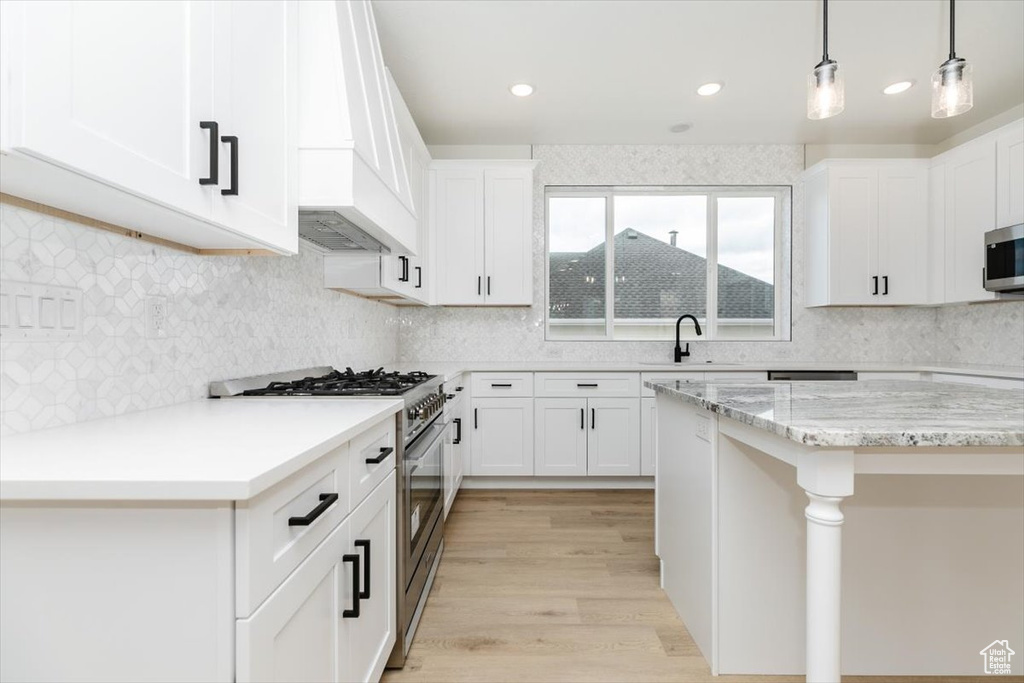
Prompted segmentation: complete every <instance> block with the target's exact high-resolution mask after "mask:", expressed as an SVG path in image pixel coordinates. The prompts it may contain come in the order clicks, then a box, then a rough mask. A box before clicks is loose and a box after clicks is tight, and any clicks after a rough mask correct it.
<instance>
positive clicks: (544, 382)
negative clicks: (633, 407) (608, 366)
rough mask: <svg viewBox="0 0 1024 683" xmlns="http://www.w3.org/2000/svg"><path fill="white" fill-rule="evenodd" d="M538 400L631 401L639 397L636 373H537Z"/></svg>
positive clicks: (637, 374)
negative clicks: (581, 398) (589, 399)
mask: <svg viewBox="0 0 1024 683" xmlns="http://www.w3.org/2000/svg"><path fill="white" fill-rule="evenodd" d="M534 377H535V381H536V383H537V387H536V391H537V396H544V397H547V396H551V397H559V396H562V397H566V398H575V397H579V396H582V397H593V396H597V397H614V396H622V397H633V396H639V395H640V373H638V372H588V373H570V372H538V373H537V374H536V375H534Z"/></svg>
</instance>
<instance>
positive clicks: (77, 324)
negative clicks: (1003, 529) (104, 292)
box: [0, 280, 82, 341]
mask: <svg viewBox="0 0 1024 683" xmlns="http://www.w3.org/2000/svg"><path fill="white" fill-rule="evenodd" d="M81 335H82V290H80V289H74V288H72V287H54V286H52V285H40V284H36V283H33V282H15V281H13V280H2V281H0V337H2V338H3V339H5V340H7V341H44V340H53V339H75V338H78V337H80V336H81Z"/></svg>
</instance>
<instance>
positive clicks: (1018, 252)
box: [984, 223, 1024, 292]
mask: <svg viewBox="0 0 1024 683" xmlns="http://www.w3.org/2000/svg"><path fill="white" fill-rule="evenodd" d="M984 275H985V289H987V290H988V291H990V292H1024V223H1018V224H1017V225H1011V226H1009V227H1006V228H999V229H998V230H989V231H988V232H986V233H985V270H984Z"/></svg>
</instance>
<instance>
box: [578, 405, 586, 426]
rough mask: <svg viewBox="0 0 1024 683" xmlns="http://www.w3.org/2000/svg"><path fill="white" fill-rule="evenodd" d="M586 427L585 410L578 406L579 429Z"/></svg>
mask: <svg viewBox="0 0 1024 683" xmlns="http://www.w3.org/2000/svg"><path fill="white" fill-rule="evenodd" d="M586 428H587V417H586V411H585V410H584V409H583V408H580V429H586Z"/></svg>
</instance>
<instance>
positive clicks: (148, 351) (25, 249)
mask: <svg viewBox="0 0 1024 683" xmlns="http://www.w3.org/2000/svg"><path fill="white" fill-rule="evenodd" d="M322 278H323V273H322V269H321V258H320V256H319V254H317V253H316V252H314V251H312V250H309V249H308V248H306V247H305V246H302V247H300V252H299V254H298V255H297V256H292V257H276V256H245V257H235V256H196V255H192V254H188V253H184V252H180V251H176V250H172V249H168V248H165V247H160V246H154V245H152V244H148V243H145V242H141V241H139V240H137V239H132V238H128V237H123V236H121V235H116V234H113V233H109V232H104V231H102V230H97V229H95V228H90V227H85V226H81V225H78V224H75V223H71V222H68V221H64V220H60V219H55V218H52V217H50V216H47V215H43V214H39V213H35V212H32V211H28V210H25V209H21V208H16V207H13V206H10V205H7V204H3V205H0V279H2V280H4V281H17V282H30V283H35V284H40V285H49V286H55V287H69V288H76V289H78V290H81V292H82V303H81V310H82V317H81V320H80V325H81V335H80V336H79V337H77V338H75V339H71V340H67V341H59V340H33V341H23V340H16V339H11V338H10V335H6V334H4V333H3V331H0V433H2V434H10V433H14V432H24V431H29V430H34V429H42V428H45V427H52V426H57V425H61V424H67V423H71V422H78V421H82V420H88V419H93V418H97V417H103V416H109V415H117V414H119V413H124V412H127V411H131V410H140V409H143V408H153V407H157V406H162V405H167V404H170V403H177V402H180V401H185V400H188V399H193V398H200V397H202V396H205V395H206V388H207V385H208V384H209V382H210V381H211V380H214V379H224V378H229V377H238V376H243V375H253V374H259V373H264V372H273V371H277V370H291V369H295V368H300V367H308V366H313V365H324V364H341V365H345V364H349V365H352V366H353V367H363V368H365V367H370V366H374V367H377V366H381V365H386V364H388V363H392V362H394V360H395V359H396V358H397V357H398V348H397V334H396V332H397V328H398V312H397V309H395V308H394V307H392V306H388V305H385V304H380V303H376V302H372V301H369V300H365V299H360V298H358V297H354V296H350V295H347V294H341V293H338V292H333V291H330V290H326V289H324V287H323V279H322ZM160 300H162V301H163V302H164V304H165V325H164V332H163V333H159V332H154V330H152V329H150V330H148V331H147V327H146V304H147V301H150V302H152V301H160ZM151 308H152V304H151ZM158 308H159V307H158ZM147 332H148V334H147Z"/></svg>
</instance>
